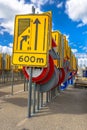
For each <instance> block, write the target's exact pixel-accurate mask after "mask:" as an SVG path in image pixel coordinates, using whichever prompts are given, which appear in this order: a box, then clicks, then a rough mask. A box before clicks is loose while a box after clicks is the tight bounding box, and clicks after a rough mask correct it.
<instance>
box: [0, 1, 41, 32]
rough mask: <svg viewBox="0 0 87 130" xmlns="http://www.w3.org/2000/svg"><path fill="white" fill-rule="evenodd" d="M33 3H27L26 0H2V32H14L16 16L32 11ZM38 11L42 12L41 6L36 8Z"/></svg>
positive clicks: (0, 8) (0, 2)
mask: <svg viewBox="0 0 87 130" xmlns="http://www.w3.org/2000/svg"><path fill="white" fill-rule="evenodd" d="M32 6H33V4H30V3H29V4H25V1H24V0H20V1H19V0H13V1H10V2H9V0H0V19H3V20H0V26H2V27H3V28H1V29H0V34H3V33H4V32H8V33H10V34H13V28H14V17H15V15H17V14H29V13H32ZM35 7H36V6H35ZM36 12H40V9H39V8H36Z"/></svg>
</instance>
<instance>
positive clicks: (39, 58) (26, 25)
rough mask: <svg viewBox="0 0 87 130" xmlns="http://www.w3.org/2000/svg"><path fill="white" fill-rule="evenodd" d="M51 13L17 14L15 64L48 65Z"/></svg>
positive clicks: (14, 49)
mask: <svg viewBox="0 0 87 130" xmlns="http://www.w3.org/2000/svg"><path fill="white" fill-rule="evenodd" d="M51 21H52V20H51V17H50V15H49V13H45V14H30V15H17V16H16V17H15V31H14V44H13V56H12V62H13V64H14V65H27V66H31V67H34V66H36V67H46V66H47V63H48V53H49V45H50V43H51V38H50V37H51V36H50V35H49V33H50V34H51V29H52V28H51V24H49V23H51Z"/></svg>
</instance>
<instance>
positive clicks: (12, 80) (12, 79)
mask: <svg viewBox="0 0 87 130" xmlns="http://www.w3.org/2000/svg"><path fill="white" fill-rule="evenodd" d="M11 74H12V78H11V86H12V89H11V94H12V95H13V91H14V90H13V84H14V83H13V82H14V72H13V68H12V70H11Z"/></svg>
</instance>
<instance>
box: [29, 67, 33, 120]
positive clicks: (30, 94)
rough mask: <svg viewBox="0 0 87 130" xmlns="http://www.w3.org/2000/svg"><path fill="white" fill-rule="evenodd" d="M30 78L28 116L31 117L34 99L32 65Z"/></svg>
mask: <svg viewBox="0 0 87 130" xmlns="http://www.w3.org/2000/svg"><path fill="white" fill-rule="evenodd" d="M29 73H30V79H29V83H28V118H29V117H31V105H32V103H31V101H32V67H31V68H30V71H29Z"/></svg>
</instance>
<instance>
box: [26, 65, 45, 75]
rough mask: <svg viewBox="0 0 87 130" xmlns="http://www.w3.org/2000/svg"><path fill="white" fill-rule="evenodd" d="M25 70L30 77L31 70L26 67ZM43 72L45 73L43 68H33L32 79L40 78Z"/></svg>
mask: <svg viewBox="0 0 87 130" xmlns="http://www.w3.org/2000/svg"><path fill="white" fill-rule="evenodd" d="M25 70H26V72H27V74H28V75H30V68H27V67H25ZM42 71H43V68H36V67H35V68H33V70H32V77H38V76H39V75H41V73H42Z"/></svg>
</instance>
